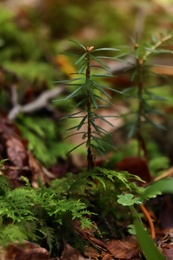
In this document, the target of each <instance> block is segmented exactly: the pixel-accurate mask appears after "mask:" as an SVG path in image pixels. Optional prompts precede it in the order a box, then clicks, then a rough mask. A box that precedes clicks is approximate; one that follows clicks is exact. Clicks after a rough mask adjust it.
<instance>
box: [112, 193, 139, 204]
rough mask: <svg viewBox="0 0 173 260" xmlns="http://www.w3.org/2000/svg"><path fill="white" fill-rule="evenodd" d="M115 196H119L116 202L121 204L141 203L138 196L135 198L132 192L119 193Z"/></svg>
mask: <svg viewBox="0 0 173 260" xmlns="http://www.w3.org/2000/svg"><path fill="white" fill-rule="evenodd" d="M117 197H118V198H119V199H118V200H117V202H118V203H119V204H121V205H123V206H132V205H134V204H140V203H141V201H140V198H138V197H136V198H135V197H134V195H133V194H121V195H118V196H117Z"/></svg>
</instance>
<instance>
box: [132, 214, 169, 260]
mask: <svg viewBox="0 0 173 260" xmlns="http://www.w3.org/2000/svg"><path fill="white" fill-rule="evenodd" d="M135 229H136V236H137V240H138V243H139V245H140V248H141V250H142V252H143V254H144V255H145V257H146V259H147V260H156V259H157V260H165V259H166V258H165V257H164V256H163V255H161V253H160V251H159V250H158V248H157V247H156V245H155V244H154V241H153V240H152V238H151V237H150V236H149V234H148V233H147V231H146V230H145V229H144V227H143V226H142V224H141V222H140V220H139V219H138V218H136V220H135Z"/></svg>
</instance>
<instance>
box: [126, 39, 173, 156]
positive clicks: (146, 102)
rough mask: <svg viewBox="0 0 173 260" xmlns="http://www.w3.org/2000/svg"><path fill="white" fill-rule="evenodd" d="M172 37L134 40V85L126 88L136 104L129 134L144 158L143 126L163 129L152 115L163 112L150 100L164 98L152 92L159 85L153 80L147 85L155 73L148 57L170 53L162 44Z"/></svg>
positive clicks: (139, 153) (162, 99)
mask: <svg viewBox="0 0 173 260" xmlns="http://www.w3.org/2000/svg"><path fill="white" fill-rule="evenodd" d="M172 37H173V35H172V34H165V35H160V37H158V38H157V37H155V36H152V40H151V42H148V43H147V45H145V44H140V43H138V42H137V41H134V72H133V74H132V76H131V79H132V80H133V82H134V84H136V86H135V87H132V88H130V89H128V90H127V92H128V91H130V94H129V98H133V100H134V99H136V100H137V103H138V104H137V108H136V111H133V113H134V114H135V116H134V119H133V122H131V124H132V127H131V130H130V132H129V136H135V137H136V139H137V141H138V156H139V157H144V158H145V159H146V160H148V159H149V158H148V152H147V145H146V141H145V137H144V133H145V136H146V132H147V130H146V128H145V132H144V130H143V129H144V127H145V125H146V124H149V125H151V126H154V127H157V128H162V129H165V127H164V126H162V125H159V124H156V123H155V122H154V120H153V117H154V116H156V115H161V114H162V113H163V112H162V111H159V110H158V109H156V108H155V107H154V106H153V103H152V102H156V101H157V102H159V103H160V102H161V101H162V102H163V101H165V100H166V99H165V98H164V97H161V96H159V95H157V94H155V93H154V92H153V89H155V88H156V87H159V86H156V85H155V82H154V83H153V81H152V85H151V86H149V84H151V83H149V80H148V79H151V78H152V77H153V76H154V75H155V73H154V71H152V70H151V65H150V64H149V63H148V59H149V57H150V56H151V55H159V54H162V53H166V54H168V53H169V54H172V51H171V50H169V48H166V47H165V46H164V44H165V43H166V42H167V41H169V40H171V39H172ZM162 46H163V48H162ZM150 81H151V80H150ZM125 92H126V91H125ZM127 92H126V94H127Z"/></svg>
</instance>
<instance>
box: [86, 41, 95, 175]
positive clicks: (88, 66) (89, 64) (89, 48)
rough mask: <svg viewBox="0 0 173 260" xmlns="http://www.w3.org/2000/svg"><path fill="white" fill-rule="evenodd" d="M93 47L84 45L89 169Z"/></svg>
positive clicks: (89, 161)
mask: <svg viewBox="0 0 173 260" xmlns="http://www.w3.org/2000/svg"><path fill="white" fill-rule="evenodd" d="M93 49H94V47H93V46H91V47H86V51H87V56H86V59H87V66H86V88H87V123H88V127H87V148H88V154H87V162H88V170H89V171H90V170H91V169H93V167H94V161H93V154H92V149H91V138H92V131H91V121H92V113H91V98H90V68H91V62H90V52H91V51H92V50H93Z"/></svg>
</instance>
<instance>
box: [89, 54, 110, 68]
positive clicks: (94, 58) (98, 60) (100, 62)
mask: <svg viewBox="0 0 173 260" xmlns="http://www.w3.org/2000/svg"><path fill="white" fill-rule="evenodd" d="M90 56H91V58H92V59H93V60H95V61H96V62H98V63H99V64H100V65H101V66H102V67H103V68H104V69H105V70H109V69H110V68H109V66H108V65H107V64H106V63H104V62H103V61H101V60H100V59H97V58H96V57H95V56H93V55H90Z"/></svg>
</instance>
